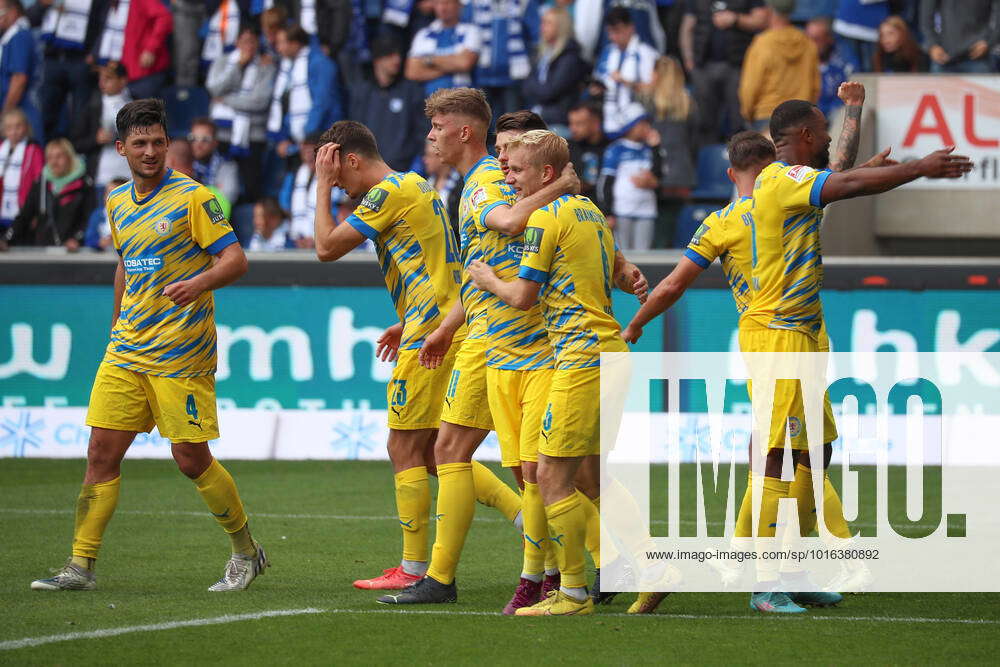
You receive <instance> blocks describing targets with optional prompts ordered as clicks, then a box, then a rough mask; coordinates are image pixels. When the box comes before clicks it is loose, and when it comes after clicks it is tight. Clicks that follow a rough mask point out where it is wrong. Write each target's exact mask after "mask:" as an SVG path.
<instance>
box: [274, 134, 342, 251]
mask: <svg viewBox="0 0 1000 667" xmlns="http://www.w3.org/2000/svg"><path fill="white" fill-rule="evenodd" d="M318 142H319V133H318V132H314V133H312V134H310V135H309V136H307V137H306V138H304V139H303V140H302V141H301V142H299V146H298V157H299V160H300V162H299V166H298V168H297V169H295V170H294V171H289V172H288V173H287V174H285V180H284V182H283V183H282V186H281V194H279V195H278V202H279V203H280V204H281V208H283V209H285V210H286V211H288V213H289V216H290V217H291V227H290V233H291V236H292V241H293V242H294V243H295V246H296V247H297V248H312V247H314V245H315V240H314V234H315V227H314V218H315V217H316V144H317V143H318ZM334 199H336V198H334ZM334 217H336V216H334Z"/></svg>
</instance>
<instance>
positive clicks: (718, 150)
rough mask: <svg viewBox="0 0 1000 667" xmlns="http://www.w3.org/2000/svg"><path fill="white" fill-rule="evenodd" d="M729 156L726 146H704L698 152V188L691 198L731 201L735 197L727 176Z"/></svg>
mask: <svg viewBox="0 0 1000 667" xmlns="http://www.w3.org/2000/svg"><path fill="white" fill-rule="evenodd" d="M728 168H729V156H728V155H727V154H726V146H725V144H712V145H710V146H704V147H703V148H702V149H701V150H700V151H698V186H697V187H696V188H695V190H694V192H692V193H691V197H693V198H694V199H712V200H716V201H729V200H730V199H731V198H732V196H733V184H732V182H731V181H730V180H729V177H728V176H726V169H728Z"/></svg>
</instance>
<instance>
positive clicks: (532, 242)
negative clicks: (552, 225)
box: [523, 227, 545, 252]
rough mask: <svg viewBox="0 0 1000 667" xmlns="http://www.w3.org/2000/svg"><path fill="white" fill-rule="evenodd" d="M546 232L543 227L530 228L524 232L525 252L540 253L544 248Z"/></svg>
mask: <svg viewBox="0 0 1000 667" xmlns="http://www.w3.org/2000/svg"><path fill="white" fill-rule="evenodd" d="M544 232H545V230H544V229H542V228H541V227H528V228H527V229H525V230H524V246H523V252H538V251H539V250H541V248H542V234H543V233H544Z"/></svg>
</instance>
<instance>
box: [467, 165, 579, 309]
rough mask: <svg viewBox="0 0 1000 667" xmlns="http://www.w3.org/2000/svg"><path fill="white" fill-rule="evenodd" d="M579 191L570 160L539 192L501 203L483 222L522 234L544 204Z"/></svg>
mask: <svg viewBox="0 0 1000 667" xmlns="http://www.w3.org/2000/svg"><path fill="white" fill-rule="evenodd" d="M579 192H580V178H579V177H578V176H577V175H576V170H575V169H574V168H573V163H572V162H570V163H569V164H567V165H566V167H565V168H563V170H562V172H561V173H560V174H559V177H558V178H557V179H556V180H554V181H552V182H551V183H549V184H548V185H546V186H544V187H543V188H542V189H541V190H539V191H538V192H535V193H532V194H530V195H528V196H526V197H524V198H522V199H519V200H518V201H517V202H516V203H515V204H514V205H513V206H507V205H506V204H501V205H500V206H496V207H494V208H493V209H492V210H490V211H488V212H487V213H486V216H485V217H484V218H483V224H485V225H486V226H487V227H489V228H490V229H492V230H494V231H498V232H501V233H503V234H507V235H509V236H514V235H516V234H520V233H521V232H523V231H524V228H525V227H526V226H527V225H528V218H529V217H531V214H532V213H534V212H535V211H537V210H538V209H540V208H542V207H543V206H548V205H549V204H551V203H552V202H554V201H555V200H556V199H558V198H559V197H561V196H563V195H566V194H570V195H575V194H579ZM497 296H499V295H497Z"/></svg>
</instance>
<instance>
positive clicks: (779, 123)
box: [771, 100, 819, 141]
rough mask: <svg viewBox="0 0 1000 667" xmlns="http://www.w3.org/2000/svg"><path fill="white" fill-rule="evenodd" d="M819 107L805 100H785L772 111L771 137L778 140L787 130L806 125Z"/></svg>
mask: <svg viewBox="0 0 1000 667" xmlns="http://www.w3.org/2000/svg"><path fill="white" fill-rule="evenodd" d="M818 108H819V107H817V106H816V105H815V104H813V103H812V102H807V101H805V100H785V101H784V102H782V103H781V104H779V105H778V106H777V107H775V108H774V111H772V112H771V138H772V139H774V140H775V141H777V140H778V137H780V136H781V135H782V134H784V132H785V130H788V129H790V128H793V127H800V126H802V125H805V124H806V123H808V122H809V121H810V120H812V119H813V114H814V113H815V112H814V111H813V109H818Z"/></svg>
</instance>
